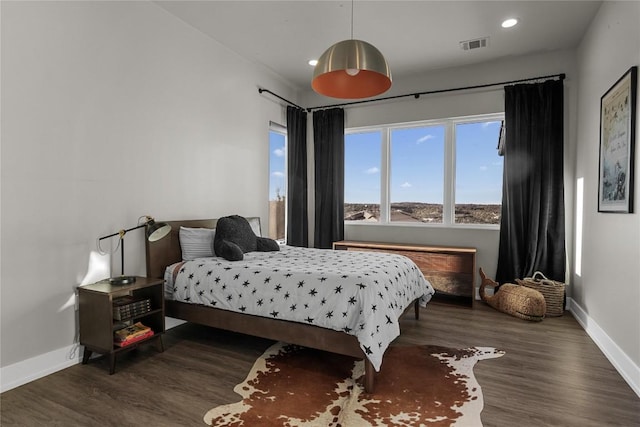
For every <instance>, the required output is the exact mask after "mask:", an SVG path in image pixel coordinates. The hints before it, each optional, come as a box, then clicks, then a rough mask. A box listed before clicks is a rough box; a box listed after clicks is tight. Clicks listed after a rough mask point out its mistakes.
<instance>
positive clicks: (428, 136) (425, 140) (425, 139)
mask: <svg viewBox="0 0 640 427" xmlns="http://www.w3.org/2000/svg"><path fill="white" fill-rule="evenodd" d="M433 138H435V136H433V135H431V134H429V135H425V136H422V137H420V138H418V141H416V142H417V143H418V144H422V143H423V142H427V141H428V140H430V139H433Z"/></svg>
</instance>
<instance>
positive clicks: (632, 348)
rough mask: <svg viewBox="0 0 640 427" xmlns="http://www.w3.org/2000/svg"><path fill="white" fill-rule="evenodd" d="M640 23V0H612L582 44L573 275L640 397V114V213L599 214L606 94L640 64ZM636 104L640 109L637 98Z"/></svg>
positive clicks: (638, 206)
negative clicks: (579, 207) (578, 242)
mask: <svg viewBox="0 0 640 427" xmlns="http://www.w3.org/2000/svg"><path fill="white" fill-rule="evenodd" d="M639 23H640V2H604V3H603V4H602V7H601V8H600V10H599V12H598V14H597V16H596V17H595V18H594V21H593V22H592V24H591V26H590V28H589V31H588V32H587V34H586V35H585V37H584V38H583V40H582V42H581V44H580V47H579V49H578V70H579V74H580V84H579V92H578V97H579V99H580V102H579V104H578V123H579V126H578V129H577V135H578V139H577V140H578V144H577V151H576V174H575V179H580V178H582V179H583V180H584V205H583V212H584V214H583V227H582V236H583V237H582V246H581V251H582V259H581V265H582V271H581V274H576V273H575V271H574V272H573V299H574V300H575V301H576V303H577V304H578V305H579V306H580V307H581V310H582V311H583V312H584V315H585V316H588V318H590V319H591V320H593V321H594V322H596V323H597V325H599V327H600V328H601V329H602V330H603V331H604V333H605V334H606V335H608V336H609V337H610V339H611V340H612V341H613V343H614V345H617V346H618V347H619V349H620V350H621V352H623V353H625V354H626V355H627V356H628V357H629V358H630V359H631V361H632V362H633V364H635V378H633V379H632V380H635V384H636V387H637V390H638V393H639V394H640V214H638V211H640V197H639V196H640V180H639V179H638V176H640V173H639V169H638V168H639V167H640V149H639V148H640V145H639V144H638V143H639V141H638V138H639V137H640V132H639V131H638V130H639V128H638V124H639V123H640V114H638V115H637V117H636V150H635V172H636V175H635V191H634V200H635V212H636V213H633V214H612V213H598V153H599V144H600V98H601V97H602V95H603V94H604V93H605V92H606V91H607V90H608V89H609V88H610V87H611V86H612V85H613V84H614V83H615V82H616V81H617V80H618V79H619V78H620V77H621V76H622V75H623V74H624V73H625V72H626V71H627V70H628V69H629V68H630V67H631V66H633V65H639V64H640V25H639ZM636 108H637V111H638V112H640V106H639V105H638V104H637V103H636ZM576 234H578V231H576ZM578 252H579V251H576V253H578Z"/></svg>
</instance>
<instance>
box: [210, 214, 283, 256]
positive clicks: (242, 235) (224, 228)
mask: <svg viewBox="0 0 640 427" xmlns="http://www.w3.org/2000/svg"><path fill="white" fill-rule="evenodd" d="M213 249H214V251H215V253H216V256H219V257H222V258H224V259H226V260H228V261H240V260H242V259H243V258H244V254H245V253H247V252H256V251H258V252H273V251H279V250H280V245H278V242H276V241H275V240H273V239H269V238H266V237H257V236H256V235H255V233H254V232H253V230H252V229H251V225H249V221H247V220H246V218H244V217H241V216H240V215H231V216H225V217H222V218H220V219H218V222H217V224H216V235H215V238H214V239H213Z"/></svg>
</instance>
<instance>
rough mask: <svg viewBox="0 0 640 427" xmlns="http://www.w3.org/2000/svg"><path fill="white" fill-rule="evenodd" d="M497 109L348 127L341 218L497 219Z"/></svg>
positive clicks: (399, 220) (499, 181)
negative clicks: (474, 114)
mask: <svg viewBox="0 0 640 427" xmlns="http://www.w3.org/2000/svg"><path fill="white" fill-rule="evenodd" d="M503 119H504V115H503V114H492V115H483V116H475V117H463V118H454V119H446V120H437V121H428V122H420V123H414V124H411V125H393V126H391V125H389V126H382V127H380V126H378V127H375V128H373V127H372V128H361V129H351V130H347V132H346V134H345V195H344V200H345V206H344V212H345V221H366V222H378V223H383V224H384V223H386V224H389V223H393V224H396V223H419V224H443V225H448V226H450V225H458V224H499V223H500V209H501V200H502V157H500V156H499V155H498V152H497V150H496V147H497V144H498V137H499V134H500V125H501V122H502V120H503Z"/></svg>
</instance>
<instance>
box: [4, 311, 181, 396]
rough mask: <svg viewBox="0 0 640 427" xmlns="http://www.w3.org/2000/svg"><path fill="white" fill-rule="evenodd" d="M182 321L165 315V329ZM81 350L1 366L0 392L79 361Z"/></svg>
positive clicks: (66, 349) (75, 346)
mask: <svg viewBox="0 0 640 427" xmlns="http://www.w3.org/2000/svg"><path fill="white" fill-rule="evenodd" d="M183 323H185V322H184V320H179V319H173V318H171V317H167V318H165V329H166V330H169V329H171V328H173V327H176V326H178V325H181V324H183ZM81 350H82V348H81V347H80V345H79V344H73V345H70V346H68V347H64V348H60V349H58V350H54V351H50V352H48V353H45V354H41V355H39V356H35V357H32V358H30V359H27V360H23V361H20V362H16V363H14V364H13V365H9V366H5V367H3V368H2V369H0V393H4V392H5V391H9V390H11V389H12V388H16V387H20V386H21V385H23V384H26V383H28V382H31V381H35V380H37V379H39V378H42V377H46V376H47V375H50V374H53V373H54V372H58V371H61V370H63V369H66V368H68V367H70V366H73V365H76V364H78V363H80V362H81V360H82V354H81Z"/></svg>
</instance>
